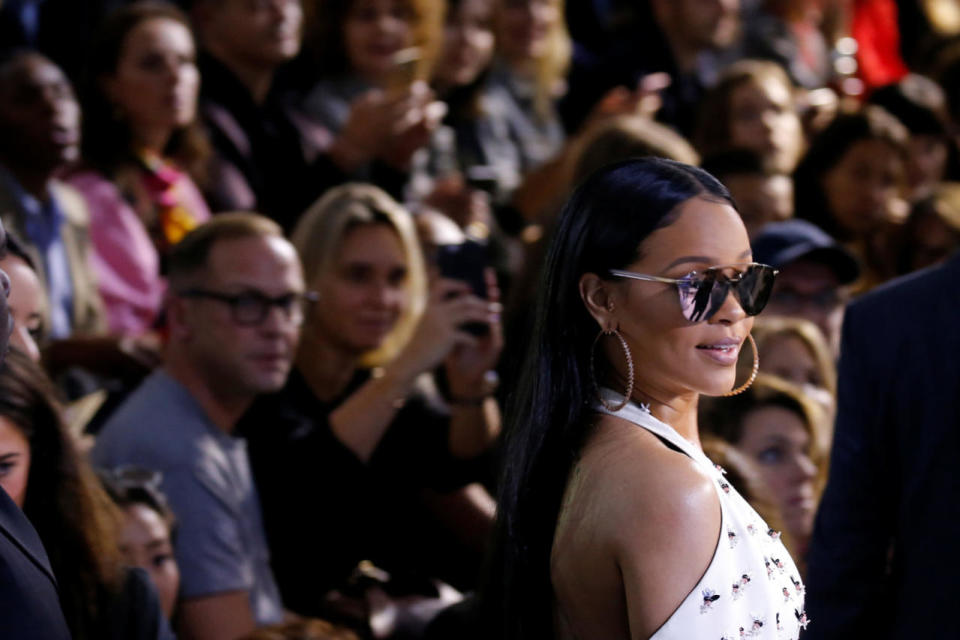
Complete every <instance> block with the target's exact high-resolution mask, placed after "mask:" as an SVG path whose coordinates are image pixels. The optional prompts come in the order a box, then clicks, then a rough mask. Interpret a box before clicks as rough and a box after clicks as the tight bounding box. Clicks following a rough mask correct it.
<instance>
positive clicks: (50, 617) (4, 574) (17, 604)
mask: <svg viewBox="0 0 960 640" xmlns="http://www.w3.org/2000/svg"><path fill="white" fill-rule="evenodd" d="M0 638H10V639H11V640H13V639H14V638H16V640H69V639H70V632H69V631H68V630H67V623H66V621H65V620H64V618H63V612H62V611H61V610H60V600H59V597H58V596H57V583H56V580H55V579H54V577H53V572H52V571H51V570H50V563H49V562H48V560H47V554H46V552H45V551H44V550H43V545H42V544H41V543H40V538H39V537H38V536H37V532H36V531H34V530H33V527H32V526H30V523H29V522H28V521H27V518H26V516H24V515H23V512H21V511H20V509H18V508H17V506H16V505H15V504H14V503H13V500H11V499H10V497H9V496H8V495H7V494H6V492H5V491H4V490H3V489H0Z"/></svg>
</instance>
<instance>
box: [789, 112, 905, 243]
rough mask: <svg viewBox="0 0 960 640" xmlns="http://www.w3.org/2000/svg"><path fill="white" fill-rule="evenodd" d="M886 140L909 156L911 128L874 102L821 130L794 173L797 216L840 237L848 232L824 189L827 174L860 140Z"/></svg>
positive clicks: (837, 118)
mask: <svg viewBox="0 0 960 640" xmlns="http://www.w3.org/2000/svg"><path fill="white" fill-rule="evenodd" d="M864 140H879V141H881V142H886V143H887V144H888V145H890V148H892V149H893V150H894V151H896V152H897V153H898V154H900V156H901V157H904V158H905V157H906V144H907V131H906V129H905V128H904V126H903V125H902V124H900V122H899V121H897V119H896V118H894V117H893V116H892V115H890V114H889V113H887V112H886V111H885V110H884V109H882V108H880V107H876V106H873V105H868V106H865V107H863V108H862V109H861V110H859V111H856V112H854V113H842V114H840V115H838V116H837V117H836V118H834V119H833V121H832V122H831V123H830V124H829V125H827V126H826V128H825V129H824V130H823V131H821V132H820V133H819V134H818V135H817V137H816V138H814V139H813V142H812V143H811V144H810V148H809V149H808V150H807V153H806V154H805V155H804V156H803V158H802V159H801V160H800V164H799V165H797V170H796V171H795V172H794V174H793V180H794V199H795V203H796V206H795V208H794V210H795V211H796V216H797V217H798V218H803V219H804V220H809V221H810V222H812V223H813V224H815V225H817V226H818V227H820V228H821V229H823V230H824V231H826V232H827V233H829V234H830V235H832V236H834V237H835V238H837V239H839V240H845V239H846V238H845V237H844V236H845V235H846V234H845V233H844V231H843V230H842V229H841V228H840V226H839V225H838V224H837V221H836V220H835V218H834V215H833V212H832V211H830V207H829V205H828V204H827V197H826V194H825V193H824V191H823V185H822V182H823V177H824V175H825V174H826V173H827V172H829V171H830V170H831V169H833V168H834V167H835V166H836V165H837V164H839V162H840V160H842V159H843V157H844V155H846V153H847V151H849V150H850V148H851V147H852V146H853V145H855V144H856V143H858V142H862V141H864Z"/></svg>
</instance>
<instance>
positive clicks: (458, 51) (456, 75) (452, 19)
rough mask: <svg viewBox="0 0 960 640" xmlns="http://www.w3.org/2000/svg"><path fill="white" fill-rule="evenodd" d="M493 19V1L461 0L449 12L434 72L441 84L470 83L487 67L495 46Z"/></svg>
mask: <svg viewBox="0 0 960 640" xmlns="http://www.w3.org/2000/svg"><path fill="white" fill-rule="evenodd" d="M492 18H493V4H492V0H461V2H460V4H459V6H458V7H457V8H456V9H454V10H453V11H450V12H449V13H448V14H447V24H446V27H445V28H444V32H443V53H442V54H441V55H440V59H439V60H437V69H436V72H435V74H436V78H437V81H438V83H439V84H440V85H441V86H444V87H459V86H464V85H468V84H470V83H471V82H473V81H474V80H476V79H477V76H479V75H480V73H481V72H483V70H484V69H486V68H487V65H489V64H490V59H491V58H492V57H493V48H494V35H493V22H492Z"/></svg>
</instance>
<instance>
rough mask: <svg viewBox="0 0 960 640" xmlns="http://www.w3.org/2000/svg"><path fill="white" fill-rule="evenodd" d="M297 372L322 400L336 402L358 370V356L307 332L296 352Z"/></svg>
mask: <svg viewBox="0 0 960 640" xmlns="http://www.w3.org/2000/svg"><path fill="white" fill-rule="evenodd" d="M295 364H296V367H297V370H298V371H299V372H300V374H301V375H303V377H304V379H305V380H306V382H307V386H309V387H310V390H311V391H313V393H314V395H316V396H317V398H319V399H320V400H324V401H327V400H333V399H334V398H336V397H337V396H339V395H340V394H341V393H343V390H344V389H346V388H347V385H348V384H350V380H352V379H353V375H354V373H356V370H357V356H356V354H354V353H349V352H347V351H345V350H343V349H338V348H337V347H335V346H334V345H332V344H329V343H327V342H325V341H323V340H320V339H318V338H314V337H310V336H309V331H307V332H305V333H304V336H303V338H302V339H301V341H300V347H299V348H298V349H297V358H296V363H295Z"/></svg>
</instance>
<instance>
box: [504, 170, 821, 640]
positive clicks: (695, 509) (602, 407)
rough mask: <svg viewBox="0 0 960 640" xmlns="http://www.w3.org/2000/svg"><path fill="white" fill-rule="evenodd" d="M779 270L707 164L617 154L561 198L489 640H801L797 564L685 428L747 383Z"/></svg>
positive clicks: (508, 480)
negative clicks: (749, 357) (741, 378)
mask: <svg viewBox="0 0 960 640" xmlns="http://www.w3.org/2000/svg"><path fill="white" fill-rule="evenodd" d="M774 275H775V272H774V270H773V269H772V268H770V267H768V266H765V265H758V264H751V251H750V243H749V240H748V238H747V232H746V229H745V227H744V225H743V222H742V221H741V220H740V216H739V215H738V213H737V211H736V209H735V208H734V205H733V202H732V200H731V199H730V196H729V194H728V192H727V190H726V189H725V188H724V187H723V186H722V185H721V184H720V183H719V182H717V180H716V179H714V178H713V177H712V176H710V175H709V174H707V173H706V172H704V171H702V170H700V169H697V168H694V167H691V166H688V165H684V164H680V163H677V162H672V161H668V160H663V159H655V158H647V159H640V160H629V161H626V162H622V163H619V164H615V165H611V166H609V167H607V168H605V169H601V170H600V171H599V172H597V173H595V174H593V175H592V176H591V177H590V178H588V179H587V180H586V181H585V182H584V183H583V184H582V185H581V186H580V187H579V188H578V189H577V190H576V191H575V192H574V194H573V195H572V197H571V199H570V201H569V202H568V203H567V205H566V207H565V209H564V212H563V213H562V214H561V218H560V221H559V226H558V229H557V232H556V236H555V238H554V241H553V245H552V247H551V249H550V253H549V256H548V258H547V262H546V266H545V274H544V279H543V283H542V286H541V291H540V297H539V300H538V303H537V307H536V324H535V326H536V331H535V335H534V337H533V339H532V340H531V344H530V352H529V353H528V357H527V360H526V366H525V367H524V374H523V375H524V377H523V379H522V380H521V382H520V384H519V386H518V388H517V389H516V392H515V396H514V401H513V404H512V407H511V410H510V414H509V422H508V425H507V426H508V429H509V431H507V433H508V434H509V436H508V439H507V445H506V454H505V455H506V460H505V465H504V469H505V473H504V476H503V478H502V484H501V494H500V503H499V521H498V530H497V534H498V535H497V540H496V544H495V548H494V559H493V562H492V565H491V566H492V567H493V571H494V572H495V573H494V575H493V576H491V578H493V579H491V580H490V582H489V583H488V584H489V585H490V586H491V587H492V585H497V587H496V591H492V592H490V593H488V594H487V595H488V596H489V598H488V599H487V600H486V603H487V604H488V605H491V606H493V607H496V610H490V611H489V612H488V614H489V615H488V616H486V619H489V620H495V621H496V623H497V624H499V625H502V628H500V629H497V630H496V631H495V633H497V635H498V637H499V636H501V635H502V636H503V637H506V638H534V637H556V638H560V639H568V638H624V639H626V638H655V639H656V640H667V639H683V640H695V639H699V638H710V639H711V640H716V639H717V638H721V637H725V638H741V637H747V636H749V637H756V638H796V637H797V636H798V635H799V631H800V628H801V626H805V625H806V623H807V621H806V618H805V615H804V613H803V593H802V584H801V583H800V582H799V576H798V573H797V571H796V567H795V566H794V563H793V562H792V560H791V559H790V557H789V555H788V553H787V551H786V549H785V548H784V547H783V544H782V543H781V542H780V540H779V535H778V533H777V532H776V531H774V530H773V529H769V528H768V526H767V525H766V524H765V523H764V522H763V520H762V519H761V518H760V516H758V515H757V514H756V512H754V510H753V509H752V508H750V507H749V505H747V503H746V502H745V501H744V500H743V499H742V498H741V497H740V496H739V495H738V494H737V493H736V491H735V490H734V489H733V488H732V487H731V486H730V485H729V483H728V482H727V481H725V479H724V476H723V472H722V471H721V470H720V469H718V468H717V467H715V466H714V464H713V463H711V462H710V461H709V460H708V459H707V458H706V456H705V455H704V454H703V451H702V449H701V447H700V438H699V434H698V429H697V404H698V400H699V397H700V395H701V394H707V395H713V396H720V395H724V394H729V393H731V391H734V392H736V391H739V390H740V389H742V388H744V386H745V384H746V383H742V384H740V385H739V387H738V386H737V385H738V383H737V381H736V363H737V358H738V355H739V352H740V349H741V347H743V346H744V345H745V343H747V342H748V341H749V333H750V329H751V327H752V325H753V317H752V316H754V315H756V314H757V313H759V312H760V311H761V310H762V308H763V306H764V304H765V303H766V299H767V296H768V295H769V293H770V288H771V287H772V284H773V278H774ZM747 348H750V347H749V345H748V346H747ZM748 382H749V381H748ZM794 581H796V582H794ZM500 585H502V587H501V586H500ZM499 589H503V591H502V592H498V590H499Z"/></svg>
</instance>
